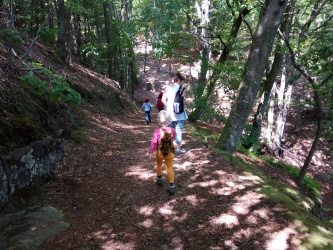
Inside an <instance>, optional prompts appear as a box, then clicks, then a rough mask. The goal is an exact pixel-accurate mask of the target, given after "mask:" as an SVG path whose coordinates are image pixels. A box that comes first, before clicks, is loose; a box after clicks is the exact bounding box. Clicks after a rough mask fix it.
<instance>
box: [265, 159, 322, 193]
mask: <svg viewBox="0 0 333 250" xmlns="http://www.w3.org/2000/svg"><path fill="white" fill-rule="evenodd" d="M260 158H261V159H265V160H266V161H267V162H269V163H271V164H274V165H276V166H278V167H281V168H282V169H283V170H284V171H285V172H287V173H288V174H290V175H291V176H292V177H293V178H294V179H296V178H297V177H298V176H299V174H300V172H301V170H300V169H299V168H295V167H293V166H290V165H288V164H286V163H284V162H282V161H275V160H274V159H272V158H267V157H260ZM301 184H302V185H303V186H304V187H305V188H306V189H307V190H309V191H310V192H311V193H312V194H313V195H315V196H319V195H320V183H319V182H318V181H316V180H314V179H313V178H311V177H310V176H307V175H306V176H305V177H304V180H303V181H302V183H301Z"/></svg>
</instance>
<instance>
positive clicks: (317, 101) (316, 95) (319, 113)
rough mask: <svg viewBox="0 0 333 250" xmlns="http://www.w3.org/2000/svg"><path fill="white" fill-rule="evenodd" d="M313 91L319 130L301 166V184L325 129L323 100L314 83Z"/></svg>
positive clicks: (298, 181) (299, 180) (299, 182)
mask: <svg viewBox="0 0 333 250" xmlns="http://www.w3.org/2000/svg"><path fill="white" fill-rule="evenodd" d="M312 88H313V92H314V101H315V107H316V111H317V112H316V114H317V132H316V137H315V139H314V141H313V143H312V146H311V149H310V151H309V154H308V156H307V157H306V160H305V162H304V164H303V167H302V168H301V172H300V174H299V176H298V177H297V183H298V184H299V185H300V184H301V183H302V181H303V179H304V176H305V174H306V172H307V170H308V168H309V166H310V162H311V160H312V157H313V155H314V153H315V151H316V149H317V146H318V143H319V140H320V136H321V133H322V130H323V119H322V108H321V103H320V102H321V101H320V95H319V89H318V88H317V87H316V86H315V85H314V84H312Z"/></svg>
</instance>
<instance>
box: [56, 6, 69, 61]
mask: <svg viewBox="0 0 333 250" xmlns="http://www.w3.org/2000/svg"><path fill="white" fill-rule="evenodd" d="M58 28H59V32H58V53H59V56H60V58H61V60H63V61H64V62H65V61H66V57H67V55H68V53H67V50H66V39H65V37H66V25H65V1H64V0H61V1H60V3H59V5H58Z"/></svg>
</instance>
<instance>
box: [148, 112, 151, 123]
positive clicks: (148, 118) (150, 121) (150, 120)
mask: <svg viewBox="0 0 333 250" xmlns="http://www.w3.org/2000/svg"><path fill="white" fill-rule="evenodd" d="M148 119H149V122H151V118H150V111H148Z"/></svg>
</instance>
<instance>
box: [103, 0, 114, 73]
mask: <svg viewBox="0 0 333 250" xmlns="http://www.w3.org/2000/svg"><path fill="white" fill-rule="evenodd" d="M103 10H104V22H105V35H106V43H107V46H108V54H107V57H108V73H109V78H111V77H112V60H111V57H112V52H111V41H110V16H109V13H108V3H107V2H106V1H104V2H103Z"/></svg>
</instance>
